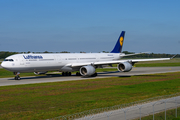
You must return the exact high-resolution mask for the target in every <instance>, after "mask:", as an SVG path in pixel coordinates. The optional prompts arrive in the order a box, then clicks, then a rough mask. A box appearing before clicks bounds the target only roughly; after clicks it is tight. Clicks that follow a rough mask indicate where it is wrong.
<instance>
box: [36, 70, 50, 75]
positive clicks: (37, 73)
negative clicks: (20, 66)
mask: <svg viewBox="0 0 180 120" xmlns="http://www.w3.org/2000/svg"><path fill="white" fill-rule="evenodd" d="M47 72H48V71H46V72H34V74H35V75H41V74H46V73H47Z"/></svg>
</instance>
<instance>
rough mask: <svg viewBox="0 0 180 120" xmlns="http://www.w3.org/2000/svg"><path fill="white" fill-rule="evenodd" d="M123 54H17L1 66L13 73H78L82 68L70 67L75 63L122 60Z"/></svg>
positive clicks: (8, 58)
mask: <svg viewBox="0 0 180 120" xmlns="http://www.w3.org/2000/svg"><path fill="white" fill-rule="evenodd" d="M121 54H123V53H59V54H58V53H54V54H53V53H51V54H47V53H44V54H31V53H30V54H16V55H12V56H9V57H7V58H6V59H5V61H3V62H2V64H1V66H2V67H3V66H5V67H4V68H5V69H7V70H9V71H12V72H39V71H53V70H57V71H62V72H72V71H77V70H79V68H80V67H81V66H77V67H69V65H70V64H74V63H76V64H77V63H81V64H82V63H93V62H101V61H102V62H103V61H113V60H118V59H120V55H121Z"/></svg>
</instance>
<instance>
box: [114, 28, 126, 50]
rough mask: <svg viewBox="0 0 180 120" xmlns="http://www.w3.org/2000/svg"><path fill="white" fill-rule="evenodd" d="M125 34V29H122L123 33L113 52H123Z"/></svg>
mask: <svg viewBox="0 0 180 120" xmlns="http://www.w3.org/2000/svg"><path fill="white" fill-rule="evenodd" d="M124 36H125V31H122V32H121V35H120V36H119V38H118V41H117V43H116V45H115V47H114V49H113V50H112V51H111V53H121V51H122V46H123V42H124Z"/></svg>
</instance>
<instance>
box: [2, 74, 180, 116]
mask: <svg viewBox="0 0 180 120" xmlns="http://www.w3.org/2000/svg"><path fill="white" fill-rule="evenodd" d="M179 80H180V72H175V73H166V74H154V75H141V76H132V77H112V78H101V79H92V80H84V81H67V82H54V83H41V84H29V85H15V86H2V87H0V118H1V119H13V120H17V119H22V120H25V119H30V120H31V119H33V120H34V119H37V120H38V119H48V118H54V117H57V116H61V115H67V114H74V113H78V112H83V111H86V110H91V109H96V108H103V107H110V106H114V105H119V104H125V103H131V102H134V101H140V100H144V99H148V98H152V97H156V96H163V95H169V94H173V93H178V92H180V82H179Z"/></svg>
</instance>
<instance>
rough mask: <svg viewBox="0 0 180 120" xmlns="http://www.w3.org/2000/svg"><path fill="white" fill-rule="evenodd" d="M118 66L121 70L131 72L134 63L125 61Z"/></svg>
mask: <svg viewBox="0 0 180 120" xmlns="http://www.w3.org/2000/svg"><path fill="white" fill-rule="evenodd" d="M117 68H118V70H119V71H122V72H129V71H130V70H131V69H132V65H131V63H129V62H123V63H119V65H118V66H117Z"/></svg>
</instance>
